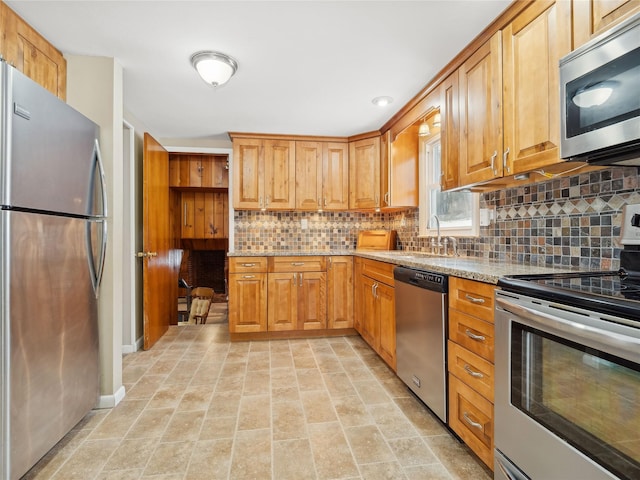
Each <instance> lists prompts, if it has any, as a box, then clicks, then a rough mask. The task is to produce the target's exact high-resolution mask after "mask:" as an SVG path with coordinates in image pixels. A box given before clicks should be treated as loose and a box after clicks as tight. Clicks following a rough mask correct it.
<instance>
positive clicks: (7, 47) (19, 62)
mask: <svg viewBox="0 0 640 480" xmlns="http://www.w3.org/2000/svg"><path fill="white" fill-rule="evenodd" d="M2 8H3V15H2V16H3V24H2V31H3V45H2V52H1V53H2V55H3V57H4V58H5V59H6V60H7V62H8V63H10V64H11V65H14V66H15V67H16V68H17V69H18V70H20V71H21V72H22V73H24V74H25V75H26V76H27V77H29V78H31V79H32V80H34V81H36V82H37V83H39V84H40V85H42V86H43V87H44V88H46V89H47V90H49V91H50V92H51V93H53V94H54V95H56V96H57V97H59V98H61V99H62V100H65V99H66V96H67V61H66V60H65V59H64V57H63V55H62V53H60V52H59V51H58V50H57V49H56V48H54V46H53V45H51V44H50V43H49V42H48V41H47V40H46V39H45V38H44V37H43V36H42V35H40V34H39V33H38V32H36V31H35V30H34V29H33V28H32V27H31V26H30V25H29V24H27V23H26V22H25V21H24V20H23V19H22V18H20V17H19V16H18V15H16V13H15V12H14V11H13V10H11V9H10V8H8V7H6V6H5V5H3V6H2Z"/></svg>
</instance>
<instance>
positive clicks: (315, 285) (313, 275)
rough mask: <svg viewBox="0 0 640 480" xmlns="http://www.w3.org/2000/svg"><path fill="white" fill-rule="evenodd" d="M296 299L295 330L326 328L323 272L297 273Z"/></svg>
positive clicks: (325, 275) (325, 278) (325, 297)
mask: <svg viewBox="0 0 640 480" xmlns="http://www.w3.org/2000/svg"><path fill="white" fill-rule="evenodd" d="M297 297H298V298H297V305H298V309H297V315H296V320H297V329H298V330H323V329H325V328H327V274H326V273H325V272H304V273H302V272H301V273H298V291H297Z"/></svg>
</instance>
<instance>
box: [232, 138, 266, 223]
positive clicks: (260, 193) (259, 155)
mask: <svg viewBox="0 0 640 480" xmlns="http://www.w3.org/2000/svg"><path fill="white" fill-rule="evenodd" d="M233 164H234V167H233V207H234V208H236V209H240V210H241V209H259V208H264V207H265V203H264V202H265V195H264V173H265V172H264V156H263V147H262V141H261V140H254V139H245V138H242V139H238V140H234V141H233Z"/></svg>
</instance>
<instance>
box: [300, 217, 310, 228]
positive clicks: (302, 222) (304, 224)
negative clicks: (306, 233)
mask: <svg viewBox="0 0 640 480" xmlns="http://www.w3.org/2000/svg"><path fill="white" fill-rule="evenodd" d="M300 228H301V229H302V230H306V229H307V228H309V220H308V219H306V218H303V219H302V220H300Z"/></svg>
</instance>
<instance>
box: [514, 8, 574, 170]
mask: <svg viewBox="0 0 640 480" xmlns="http://www.w3.org/2000/svg"><path fill="white" fill-rule="evenodd" d="M570 51H571V4H570V3H569V2H564V1H558V2H554V1H538V2H534V3H532V4H531V5H530V6H529V7H528V8H527V9H526V10H524V11H523V12H522V13H520V14H519V15H518V16H517V17H516V18H515V19H514V20H513V21H512V22H511V23H510V24H508V25H507V26H506V27H505V28H504V29H503V30H502V68H503V102H504V104H503V112H504V117H503V119H504V141H503V147H504V153H503V168H504V175H505V176H507V175H513V174H516V173H521V172H526V171H530V170H532V169H534V168H541V167H545V166H547V165H552V164H554V163H558V162H559V161H560V99H559V92H560V86H559V69H558V62H559V61H560V58H561V57H563V56H564V55H566V54H567V53H569V52H570Z"/></svg>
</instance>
